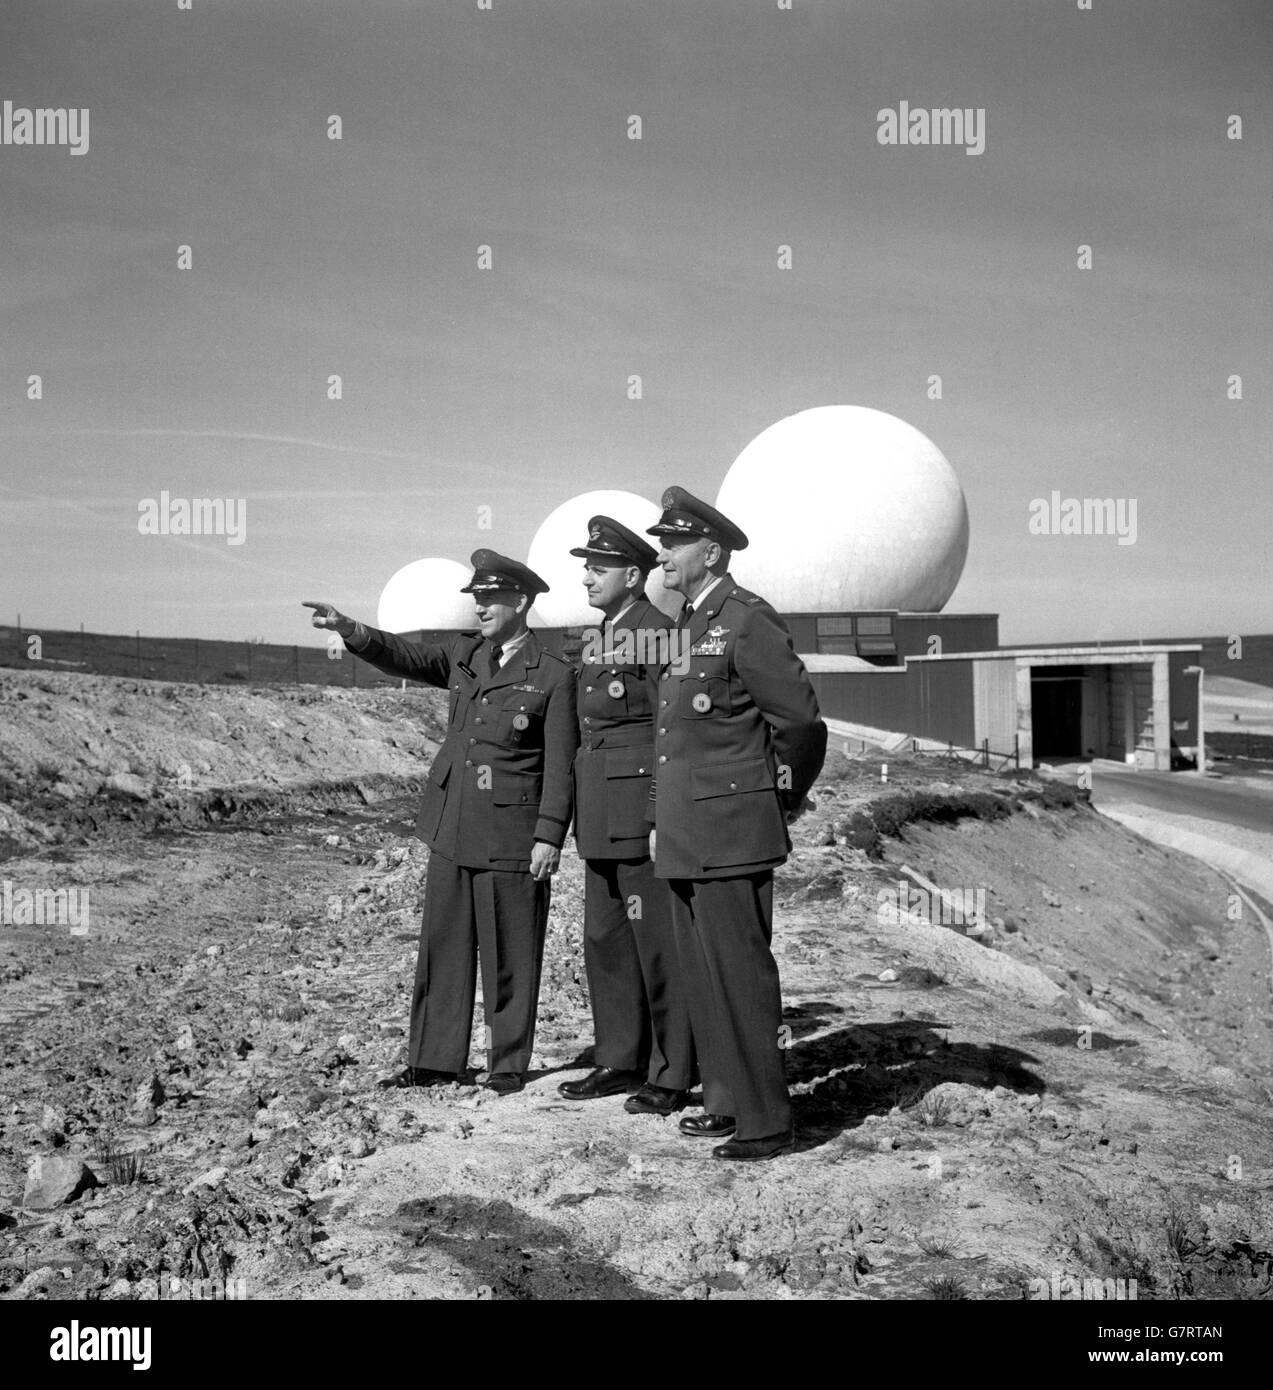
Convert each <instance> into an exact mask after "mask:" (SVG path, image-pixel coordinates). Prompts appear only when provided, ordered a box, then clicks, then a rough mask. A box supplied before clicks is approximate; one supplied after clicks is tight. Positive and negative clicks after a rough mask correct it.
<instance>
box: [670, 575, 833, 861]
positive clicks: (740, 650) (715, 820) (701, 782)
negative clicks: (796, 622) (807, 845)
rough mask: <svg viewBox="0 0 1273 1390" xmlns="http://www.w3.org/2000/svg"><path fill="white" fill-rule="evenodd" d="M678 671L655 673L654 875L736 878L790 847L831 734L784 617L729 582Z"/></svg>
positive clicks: (690, 635) (716, 592)
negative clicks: (791, 814)
mask: <svg viewBox="0 0 1273 1390" xmlns="http://www.w3.org/2000/svg"><path fill="white" fill-rule="evenodd" d="M681 631H682V632H684V633H687V647H686V650H685V654H684V656H683V659H682V661H681V662H674V663H671V664H669V665H665V666H664V667H663V668H662V669H661V670H660V672H659V682H658V697H657V698H658V707H657V709H656V710H655V721H654V725H655V733H654V748H655V795H654V797H653V804H652V815H653V821H654V825H655V828H656V830H657V832H658V834H657V839H656V844H655V873H656V875H657V876H658V877H659V878H676V879H704V878H733V877H737V876H740V875H742V874H748V873H756V872H758V871H760V870H762V869H765V868H771V867H772V866H774V865H775V864H780V863H782V862H783V860H784V859H786V857H787V854H788V852H789V851H790V849H791V840H790V838H789V837H788V835H787V823H786V812H787V811H788V810H794V809H796V808H798V807H799V806H801V805H802V804H803V802H804V798H805V794H806V793H807V792H808V790H809V788H810V787H811V786H812V785H813V782H814V780H815V779H816V777H817V776H818V773H819V772H821V770H822V762H823V759H824V758H825V756H826V746H827V727H826V725H825V724H824V723H823V721H822V717H821V715H820V713H819V711H818V701H817V697H816V695H815V694H814V692H813V686H812V684H811V683H810V681H809V675H808V672H807V671H806V670H805V667H804V663H803V662H802V661H801V660H800V658H799V657H798V656H797V655H796V653H795V649H794V647H793V646H792V643H791V636H790V634H789V633H788V631H787V629H786V626H785V625H784V623H783V621H782V619H781V618H780V617H779V616H778V614H777V613H776V612H775V611H774V610H773V608H772V607H771V606H770V605H769V604H768V603H766V602H765V600H764V599H762V598H759V597H757V595H755V594H753V593H751V592H750V591H749V590H747V589H744V588H742V587H741V586H739V585H738V584H735V583H734V581H733V579H732V578H731V577H730V576H729V575H728V574H726V575H724V576H723V577H722V578H721V580H720V582H719V583H718V584H717V585H716V586H715V587H714V588H713V589H712V591H711V593H709V594H708V595H707V597H706V598H705V599H704V600H703V604H702V607H700V608H696V609H695V611H694V613H693V615H692V617H691V618H690V621H689V624H688V628H685V627H684V626H683V627H682V628H681Z"/></svg>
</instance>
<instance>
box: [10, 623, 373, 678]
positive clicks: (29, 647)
mask: <svg viewBox="0 0 1273 1390" xmlns="http://www.w3.org/2000/svg"><path fill="white" fill-rule="evenodd" d="M333 650H335V651H336V652H337V653H338V654H339V655H338V656H337V657H336V659H332V658H331V657H329V656H328V654H327V653H328V649H327V648H324V647H302V646H300V645H293V646H282V645H278V644H274V643H267V642H215V641H208V640H205V639H203V638H198V637H147V636H145V635H144V634H143V633H139V632H135V633H133V634H132V635H131V636H121V635H108V634H103V633H97V632H85V631H84V630H83V629H81V630H80V631H78V632H66V631H59V630H56V629H43V628H37V627H32V626H29V625H23V626H21V627H0V666H9V667H14V668H17V669H20V670H24V671H78V672H87V673H91V674H94V675H101V676H130V677H133V678H136V679H140V680H160V681H193V682H197V683H199V684H210V685H231V684H245V683H249V682H250V683H252V684H276V683H284V684H289V685H298V684H299V685H344V686H357V687H364V686H366V687H371V686H396V685H398V684H399V681H398V680H397V679H395V678H393V677H390V676H382V675H381V674H380V672H379V671H376V670H374V669H373V668H372V667H370V666H368V665H367V664H366V662H363V661H359V660H358V658H357V657H355V656H352V655H351V654H350V653H349V652H347V651H345V650H344V647H343V645H340V644H337V645H336V646H335V647H334V649H333Z"/></svg>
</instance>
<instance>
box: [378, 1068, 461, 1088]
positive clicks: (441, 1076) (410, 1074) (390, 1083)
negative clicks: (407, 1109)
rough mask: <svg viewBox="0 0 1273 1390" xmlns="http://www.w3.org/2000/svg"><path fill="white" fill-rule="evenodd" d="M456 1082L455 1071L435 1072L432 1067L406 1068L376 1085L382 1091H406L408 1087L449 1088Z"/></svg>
mask: <svg viewBox="0 0 1273 1390" xmlns="http://www.w3.org/2000/svg"><path fill="white" fill-rule="evenodd" d="M455 1080H456V1074H455V1072H453V1071H435V1070H434V1069H433V1068H432V1067H404V1068H403V1069H402V1070H401V1071H400V1072H399V1073H398V1074H397V1076H391V1077H390V1078H389V1079H388V1080H387V1081H378V1082H377V1083H376V1084H377V1085H378V1086H379V1087H380V1089H381V1090H382V1091H398V1090H404V1089H406V1088H407V1087H408V1086H449V1085H450V1084H451V1083H452V1082H453V1081H455Z"/></svg>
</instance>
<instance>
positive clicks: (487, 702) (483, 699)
mask: <svg viewBox="0 0 1273 1390" xmlns="http://www.w3.org/2000/svg"><path fill="white" fill-rule="evenodd" d="M455 688H456V689H457V690H458V689H459V688H460V687H459V686H458V685H457V686H456V687H455ZM482 703H483V704H484V705H489V704H490V703H491V702H490V701H489V700H488V699H487V698H486V696H485V695H483V696H482Z"/></svg>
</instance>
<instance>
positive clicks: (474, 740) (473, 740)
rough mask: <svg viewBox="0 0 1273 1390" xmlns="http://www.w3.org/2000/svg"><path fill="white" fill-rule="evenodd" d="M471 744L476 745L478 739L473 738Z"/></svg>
mask: <svg viewBox="0 0 1273 1390" xmlns="http://www.w3.org/2000/svg"><path fill="white" fill-rule="evenodd" d="M469 742H470V743H476V742H477V739H475V738H471V739H469Z"/></svg>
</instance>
